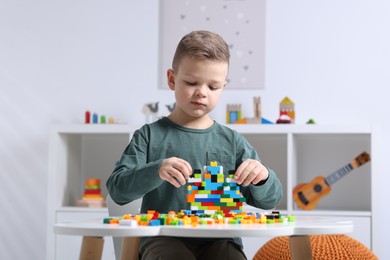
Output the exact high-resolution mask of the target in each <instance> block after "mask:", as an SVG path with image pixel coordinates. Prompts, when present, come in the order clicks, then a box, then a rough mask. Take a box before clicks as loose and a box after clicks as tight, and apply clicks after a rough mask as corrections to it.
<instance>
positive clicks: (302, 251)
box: [289, 235, 312, 260]
mask: <svg viewBox="0 0 390 260" xmlns="http://www.w3.org/2000/svg"><path fill="white" fill-rule="evenodd" d="M289 242H290V254H291V259H292V260H301V259H305V260H311V259H312V253H311V245H310V237H309V236H308V235H302V236H294V235H293V236H290V237H289Z"/></svg>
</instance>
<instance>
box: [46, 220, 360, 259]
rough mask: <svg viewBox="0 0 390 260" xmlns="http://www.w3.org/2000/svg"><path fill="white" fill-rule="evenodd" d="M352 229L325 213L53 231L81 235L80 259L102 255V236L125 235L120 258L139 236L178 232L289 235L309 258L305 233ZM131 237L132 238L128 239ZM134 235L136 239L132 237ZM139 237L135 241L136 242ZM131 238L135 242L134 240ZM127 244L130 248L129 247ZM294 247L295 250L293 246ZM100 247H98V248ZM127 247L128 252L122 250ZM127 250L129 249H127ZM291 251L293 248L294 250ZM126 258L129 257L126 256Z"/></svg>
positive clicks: (99, 224) (297, 252) (97, 224)
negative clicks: (291, 218) (277, 219)
mask: <svg viewBox="0 0 390 260" xmlns="http://www.w3.org/2000/svg"><path fill="white" fill-rule="evenodd" d="M352 231H353V222H352V221H351V220H346V219H337V220H335V219H334V218H331V219H328V218H325V217H306V216H305V217H303V216H300V217H296V219H295V222H292V223H276V224H241V225H234V224H212V225H198V226H197V227H192V226H137V227H130V226H122V225H111V224H103V221H102V220H96V221H90V222H84V223H83V222H72V223H58V224H55V225H54V232H55V233H56V234H62V235H76V236H83V245H82V249H81V252H80V259H96V258H99V255H100V256H101V252H102V248H103V244H102V243H103V242H102V237H104V236H112V237H124V238H126V239H124V240H123V241H124V243H125V244H126V246H123V247H122V258H124V257H125V256H126V257H129V255H131V256H132V257H135V255H136V254H134V252H133V251H134V250H135V251H137V248H138V246H139V239H138V238H139V237H148V236H178V237H276V236H290V246H291V247H292V250H291V253H292V256H294V258H293V259H295V258H296V259H311V247H310V241H309V238H308V235H322V234H345V233H350V232H352ZM131 238H133V239H131ZM134 238H137V239H134ZM137 241H138V242H137ZM134 242H137V243H135V244H134ZM129 245H130V247H131V248H129ZM293 248H294V250H293ZM98 250H100V251H98ZM123 250H127V252H125V251H123ZM128 251H130V252H128ZM293 251H294V252H293ZM127 259H128V258H127Z"/></svg>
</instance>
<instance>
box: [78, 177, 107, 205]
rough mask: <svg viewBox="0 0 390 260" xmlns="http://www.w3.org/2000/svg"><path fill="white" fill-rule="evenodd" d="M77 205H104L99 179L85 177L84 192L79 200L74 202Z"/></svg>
mask: <svg viewBox="0 0 390 260" xmlns="http://www.w3.org/2000/svg"><path fill="white" fill-rule="evenodd" d="M76 206H79V207H106V206H107V204H106V201H105V200H104V197H103V195H102V194H101V190H100V179H86V180H85V185H84V194H83V197H82V199H81V200H78V201H77V202H76Z"/></svg>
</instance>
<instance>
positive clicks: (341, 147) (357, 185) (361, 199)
mask: <svg viewBox="0 0 390 260" xmlns="http://www.w3.org/2000/svg"><path fill="white" fill-rule="evenodd" d="M229 127H231V128H232V129H235V130H237V131H238V132H240V133H242V134H243V135H244V136H245V137H246V138H247V139H248V140H249V142H250V143H251V144H252V145H253V146H254V147H255V148H256V150H257V151H258V153H259V154H260V157H261V159H262V161H263V162H264V163H265V164H266V165H268V166H269V167H270V168H272V169H274V170H275V172H276V173H277V175H278V176H279V178H280V180H281V182H282V184H283V192H284V197H283V199H282V201H281V203H280V204H279V205H278V207H277V209H278V210H280V211H281V212H282V213H286V214H292V215H295V216H300V215H309V216H327V217H332V216H334V217H346V218H348V219H353V220H354V223H355V230H354V232H353V233H352V234H351V236H353V237H355V238H356V239H358V240H359V241H361V242H362V243H363V244H365V245H366V246H367V247H369V248H371V249H373V251H374V252H375V241H376V239H378V238H377V234H376V233H377V232H376V230H378V228H379V223H377V222H375V216H376V215H375V213H374V211H375V210H374V207H376V205H375V204H374V203H373V201H374V199H375V187H376V182H377V180H376V175H377V173H376V171H378V170H377V167H376V166H375V165H376V161H375V153H376V150H375V149H377V148H376V147H378V141H377V140H378V137H377V135H376V132H377V131H376V130H375V129H376V128H375V127H373V126H370V125H335V126H331V125H323V126H322V125H229ZM134 130H135V128H134V127H131V126H128V125H69V126H56V127H54V128H53V129H52V131H51V137H50V138H51V140H50V149H49V151H50V154H49V160H50V162H49V181H48V190H49V193H48V198H49V200H48V205H49V207H48V228H47V230H48V231H47V233H48V243H47V245H48V249H47V257H48V258H47V259H71V258H69V255H68V254H67V253H69V251H76V254H75V255H76V257H77V255H78V253H79V251H78V250H79V248H80V241H81V240H80V241H77V242H75V241H76V240H77V238H73V237H70V238H69V237H68V238H65V237H58V236H54V234H53V224H54V223H55V222H59V221H67V220H69V221H71V220H76V219H77V220H81V219H89V218H99V217H102V216H103V217H104V216H107V215H108V213H107V210H106V209H91V208H77V207H74V205H75V201H76V200H77V199H79V198H80V197H81V196H82V192H83V190H84V180H85V178H88V177H94V178H100V179H101V181H102V192H103V194H104V195H106V194H107V191H106V189H105V181H106V180H107V178H108V176H109V175H110V174H111V172H112V170H113V168H114V165H115V162H116V161H117V160H119V159H120V156H121V154H122V152H123V150H124V149H125V147H126V145H127V143H128V141H129V138H130V136H131V134H132V132H133V131H134ZM363 151H366V152H368V153H369V154H370V155H371V161H370V162H369V163H367V164H365V165H362V166H361V167H359V168H357V169H355V170H353V171H352V172H350V173H349V174H348V175H347V176H345V177H344V178H342V179H341V180H340V181H338V182H336V183H335V184H334V185H332V186H331V188H332V190H331V192H330V193H329V194H328V195H327V196H325V197H323V199H321V200H320V201H319V203H318V204H317V206H316V208H315V209H313V210H309V211H308V210H301V209H299V208H298V207H297V206H296V205H295V203H294V200H293V194H292V191H293V188H294V187H295V186H296V185H297V184H299V183H305V182H310V181H311V180H312V179H313V178H315V177H316V176H324V177H326V176H328V175H330V174H331V173H333V172H335V171H336V170H338V169H339V168H341V167H343V166H344V165H346V164H347V163H349V162H351V161H352V159H354V158H355V157H356V156H357V155H359V154H360V153H361V152H363ZM64 240H69V241H70V240H72V241H73V242H72V243H71V244H69V243H70V242H69V241H67V243H64ZM265 241H266V240H265ZM265 241H263V242H265ZM263 242H260V243H259V241H258V239H257V240H253V239H246V238H244V246H245V251H246V253H247V256H248V257H249V258H250V257H251V256H253V255H254V253H255V252H256V251H257V249H258V248H259V247H260V245H261V244H262V243H263ZM105 244H106V245H105V246H111V248H109V249H106V248H105V249H104V252H107V251H110V253H108V254H109V255H107V253H106V255H105V256H103V258H104V259H112V257H113V254H114V253H113V249H112V243H111V241H109V242H106V243H105ZM70 246H72V250H69V249H70V248H69V247H70ZM76 246H78V248H75V247H76ZM67 248H68V249H67ZM63 254H67V255H66V256H63ZM105 257H107V258H105Z"/></svg>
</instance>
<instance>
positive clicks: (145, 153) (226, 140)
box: [107, 118, 282, 213]
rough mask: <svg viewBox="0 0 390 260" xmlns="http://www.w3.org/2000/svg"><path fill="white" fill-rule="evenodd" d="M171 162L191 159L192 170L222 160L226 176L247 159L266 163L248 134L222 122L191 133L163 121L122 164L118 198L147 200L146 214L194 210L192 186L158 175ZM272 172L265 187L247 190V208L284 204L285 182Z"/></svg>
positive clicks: (147, 128) (135, 143) (115, 189)
mask: <svg viewBox="0 0 390 260" xmlns="http://www.w3.org/2000/svg"><path fill="white" fill-rule="evenodd" d="M169 157H178V158H181V159H184V160H186V161H187V162H188V163H189V164H190V165H191V167H192V169H203V166H204V165H208V164H209V162H210V161H217V162H218V164H219V165H222V166H223V168H224V174H225V175H226V176H227V173H228V170H235V169H237V168H238V166H239V165H240V164H241V163H242V162H243V161H245V160H246V159H256V160H259V161H260V159H259V156H258V154H257V153H256V150H255V149H254V148H253V147H252V146H251V145H250V144H249V142H248V141H247V140H246V139H245V138H244V137H243V136H242V135H240V134H239V133H237V132H236V131H234V130H232V129H230V128H228V127H225V126H222V125H220V124H218V123H217V122H215V123H214V124H213V125H212V126H211V127H209V128H207V129H190V128H185V127H182V126H179V125H177V124H175V123H173V122H171V121H170V120H169V119H168V118H162V119H160V120H158V121H156V122H154V123H151V124H146V125H144V126H143V127H142V128H140V129H138V130H137V131H135V133H134V135H133V137H132V139H131V142H130V143H129V145H128V146H127V147H126V149H125V151H124V152H123V155H122V158H121V160H120V163H119V165H118V166H117V167H116V168H115V169H114V171H113V173H112V175H111V176H110V177H109V179H108V180H107V189H108V191H109V193H110V195H111V197H112V199H113V200H114V201H115V202H116V203H118V204H120V205H124V204H127V203H129V202H131V201H133V200H136V199H138V198H141V197H142V198H143V199H142V206H141V212H146V211H147V210H156V211H158V212H161V213H167V212H168V211H170V210H173V211H180V210H182V209H189V204H188V203H187V202H186V194H187V187H186V185H183V186H181V187H180V188H176V187H175V186H173V185H172V184H170V183H169V182H167V181H164V180H162V179H161V178H160V177H159V175H158V170H159V168H160V165H161V163H162V161H163V160H164V159H166V158H169ZM268 170H269V177H268V179H267V181H266V182H265V183H263V184H261V185H252V184H250V185H249V186H246V187H244V186H241V193H242V194H243V196H244V197H245V198H246V202H247V204H249V205H252V206H254V207H257V208H261V209H271V208H274V207H276V206H277V204H278V203H279V201H280V200H281V198H282V186H281V183H280V181H279V179H278V178H277V176H276V174H275V173H274V172H273V171H272V170H271V169H268Z"/></svg>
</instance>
